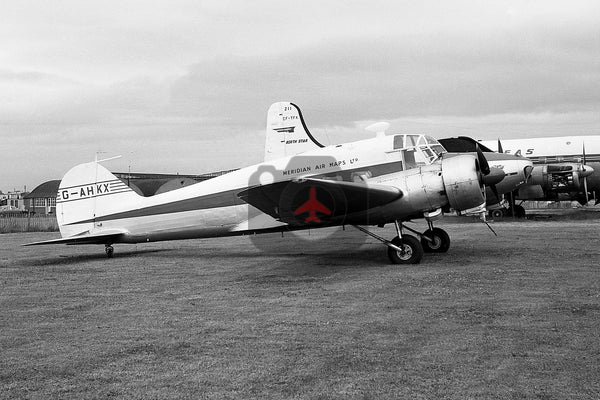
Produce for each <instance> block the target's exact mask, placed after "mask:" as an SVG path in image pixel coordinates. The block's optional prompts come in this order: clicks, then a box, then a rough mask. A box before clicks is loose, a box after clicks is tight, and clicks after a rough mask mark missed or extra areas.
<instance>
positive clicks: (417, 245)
mask: <svg viewBox="0 0 600 400" xmlns="http://www.w3.org/2000/svg"><path fill="white" fill-rule="evenodd" d="M394 223H395V225H396V232H397V233H398V236H396V237H395V238H393V239H392V240H391V241H389V240H386V239H384V238H382V237H381V236H378V235H376V234H374V233H373V232H370V231H368V230H366V229H365V228H363V227H361V226H357V225H354V226H355V227H356V228H357V229H358V230H360V231H362V232H364V233H366V234H367V235H369V236H372V237H374V238H375V239H377V240H379V241H380V242H381V243H383V244H385V245H386V246H387V247H388V257H389V259H390V261H391V262H392V263H393V264H418V263H419V262H421V259H422V258H423V253H445V252H447V251H448V249H449V248H450V236H448V234H447V233H446V231H444V230H443V229H440V228H434V227H433V223H431V221H427V223H428V224H429V229H428V230H426V231H425V232H423V233H419V232H418V231H416V230H414V229H411V228H409V227H407V226H404V225H403V224H402V222H401V221H395V222H394ZM404 229H406V230H408V231H410V232H413V233H415V234H416V235H417V236H420V238H421V239H420V240H419V239H417V238H416V237H415V236H412V235H408V234H403V230H404Z"/></svg>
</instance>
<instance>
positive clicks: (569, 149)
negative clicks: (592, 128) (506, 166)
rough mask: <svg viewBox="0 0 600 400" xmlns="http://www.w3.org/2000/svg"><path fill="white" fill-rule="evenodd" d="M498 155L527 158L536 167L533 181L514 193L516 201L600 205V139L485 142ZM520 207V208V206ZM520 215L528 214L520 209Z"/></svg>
mask: <svg viewBox="0 0 600 400" xmlns="http://www.w3.org/2000/svg"><path fill="white" fill-rule="evenodd" d="M482 143H483V144H485V145H487V146H488V147H490V148H493V147H494V145H495V144H497V149H498V153H503V154H514V155H518V156H522V157H527V158H528V159H530V160H531V161H532V162H533V163H534V169H533V172H532V174H531V179H530V180H529V181H528V183H527V184H526V185H524V186H522V187H521V188H519V190H518V191H516V192H515V198H516V199H517V200H522V201H525V200H547V201H561V200H571V201H572V200H576V201H578V202H579V203H580V204H582V205H583V204H587V203H589V202H590V201H592V200H593V201H594V203H595V204H598V202H600V136H560V137H538V138H529V139H510V140H502V141H500V139H498V141H497V142H494V141H487V142H482ZM517 207H520V206H517ZM517 213H518V214H520V215H524V214H525V210H524V209H523V208H522V207H520V208H517Z"/></svg>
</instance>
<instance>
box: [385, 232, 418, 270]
mask: <svg viewBox="0 0 600 400" xmlns="http://www.w3.org/2000/svg"><path fill="white" fill-rule="evenodd" d="M392 244H393V245H395V246H398V247H400V248H401V249H402V251H401V252H400V251H397V250H396V249H392V248H391V247H388V257H389V258H390V261H391V262H392V264H418V263H419V262H421V258H423V247H422V246H421V242H420V241H419V239H417V238H416V237H414V236H410V235H404V236H402V240H400V238H399V237H397V236H396V237H395V238H394V239H392Z"/></svg>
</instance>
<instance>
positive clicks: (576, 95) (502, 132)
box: [0, 0, 600, 192]
mask: <svg viewBox="0 0 600 400" xmlns="http://www.w3.org/2000/svg"><path fill="white" fill-rule="evenodd" d="M599 21H600V2H598V1H595V0H589V1H578V0H569V1H548V0H547V1H527V0H519V1H517V0H515V1H501V0H499V1H492V0H490V1H480V0H471V1H463V0H453V1H441V0H440V1H432V0H423V1H379V0H369V1H352V0H349V1H338V0H333V1H322V0H320V1H313V0H307V1H301V2H292V1H261V0H258V1H242V0H239V1H236V0H232V1H227V0H214V1H213V0H210V1H203V0H194V1H184V0H169V1H152V0H140V1H128V0H119V1H111V0H109V1H80V0H54V1H51V2H46V1H40V0H37V1H28V0H20V1H14V2H3V3H2V4H1V5H0V190H3V191H5V192H6V191H8V190H13V189H20V190H22V189H23V188H24V187H26V188H27V190H32V189H33V188H34V187H36V186H37V185H39V184H41V183H43V182H45V181H47V180H50V179H60V178H61V177H62V175H64V173H65V172H67V171H68V170H69V169H70V168H71V167H72V166H74V165H76V164H78V163H82V162H88V161H92V160H93V159H94V157H95V156H96V154H97V153H98V154H99V157H100V158H108V157H112V156H116V155H121V156H122V157H121V158H120V159H118V160H115V161H110V162H107V163H106V164H105V165H106V166H107V167H108V168H109V169H111V170H113V171H120V172H125V171H127V170H131V171H134V172H155V173H181V174H200V173H204V172H210V171H217V170H224V169H232V168H238V167H243V166H247V165H251V164H254V163H258V162H261V161H262V159H263V155H264V140H265V127H266V113H267V110H268V108H269V106H270V105H271V104H272V103H274V102H277V101H291V102H293V103H295V104H297V105H298V106H299V107H300V108H301V109H302V112H303V115H304V117H305V120H306V123H307V125H308V126H309V128H310V130H311V132H312V133H313V134H314V136H315V137H316V138H317V139H318V140H319V141H320V142H322V143H326V144H333V143H342V142H348V141H354V140H360V139H365V138H368V137H370V136H372V133H367V132H366V131H365V130H364V127H365V126H367V125H369V124H370V123H373V122H377V121H387V122H389V123H390V124H391V128H390V130H389V131H388V133H399V132H402V133H426V134H430V135H432V136H434V137H437V138H443V137H450V136H457V135H467V136H471V137H474V138H478V139H496V138H507V139H508V138H519V137H541V136H561V135H600V23H599Z"/></svg>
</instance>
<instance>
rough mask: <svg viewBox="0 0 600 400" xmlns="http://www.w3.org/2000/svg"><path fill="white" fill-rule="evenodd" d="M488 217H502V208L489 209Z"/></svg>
mask: <svg viewBox="0 0 600 400" xmlns="http://www.w3.org/2000/svg"><path fill="white" fill-rule="evenodd" d="M490 217H492V218H493V219H502V218H504V209H502V208H499V209H497V210H492V211H490Z"/></svg>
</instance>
